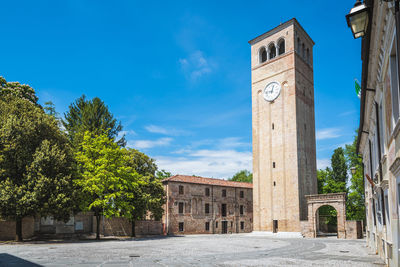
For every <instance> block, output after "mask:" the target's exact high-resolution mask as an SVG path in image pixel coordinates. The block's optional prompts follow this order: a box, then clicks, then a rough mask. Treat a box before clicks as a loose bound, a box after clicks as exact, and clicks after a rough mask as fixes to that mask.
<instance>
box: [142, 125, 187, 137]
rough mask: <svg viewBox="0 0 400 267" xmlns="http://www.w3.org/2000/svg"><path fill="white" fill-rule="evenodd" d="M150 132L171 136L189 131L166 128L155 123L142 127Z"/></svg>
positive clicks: (185, 133)
mask: <svg viewBox="0 0 400 267" xmlns="http://www.w3.org/2000/svg"><path fill="white" fill-rule="evenodd" d="M144 128H145V129H146V130H147V131H148V132H150V133H157V134H164V135H172V136H179V135H187V134H189V133H190V132H189V131H185V130H179V129H174V128H166V127H161V126H157V125H153V124H152V125H147V126H145V127H144Z"/></svg>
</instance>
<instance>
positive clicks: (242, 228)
mask: <svg viewBox="0 0 400 267" xmlns="http://www.w3.org/2000/svg"><path fill="white" fill-rule="evenodd" d="M240 230H244V222H240Z"/></svg>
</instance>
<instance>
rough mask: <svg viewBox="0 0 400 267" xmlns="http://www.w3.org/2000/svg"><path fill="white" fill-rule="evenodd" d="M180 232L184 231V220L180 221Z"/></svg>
mask: <svg viewBox="0 0 400 267" xmlns="http://www.w3.org/2000/svg"><path fill="white" fill-rule="evenodd" d="M179 232H183V222H180V223H179Z"/></svg>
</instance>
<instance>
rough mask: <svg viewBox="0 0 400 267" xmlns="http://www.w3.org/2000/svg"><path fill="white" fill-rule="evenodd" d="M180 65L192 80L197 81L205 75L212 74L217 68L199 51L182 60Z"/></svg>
mask: <svg viewBox="0 0 400 267" xmlns="http://www.w3.org/2000/svg"><path fill="white" fill-rule="evenodd" d="M179 63H180V65H181V68H182V70H183V71H184V73H185V75H186V76H187V77H188V78H189V79H190V80H197V79H199V78H200V77H202V76H204V75H205V74H208V73H211V72H212V71H213V70H214V69H215V68H216V64H215V63H214V62H213V61H212V60H211V59H210V58H207V57H206V56H205V55H204V53H203V52H202V51H199V50H197V51H195V52H193V53H192V54H190V55H189V56H188V57H186V58H180V59H179Z"/></svg>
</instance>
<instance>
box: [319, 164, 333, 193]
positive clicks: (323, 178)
mask: <svg viewBox="0 0 400 267" xmlns="http://www.w3.org/2000/svg"><path fill="white" fill-rule="evenodd" d="M331 173H332V170H331V169H330V168H328V167H326V168H325V170H322V169H320V170H317V183H318V194H326V193H327V192H326V191H329V189H328V188H326V185H327V183H328V180H329V179H330V177H331V175H332V174H331Z"/></svg>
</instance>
